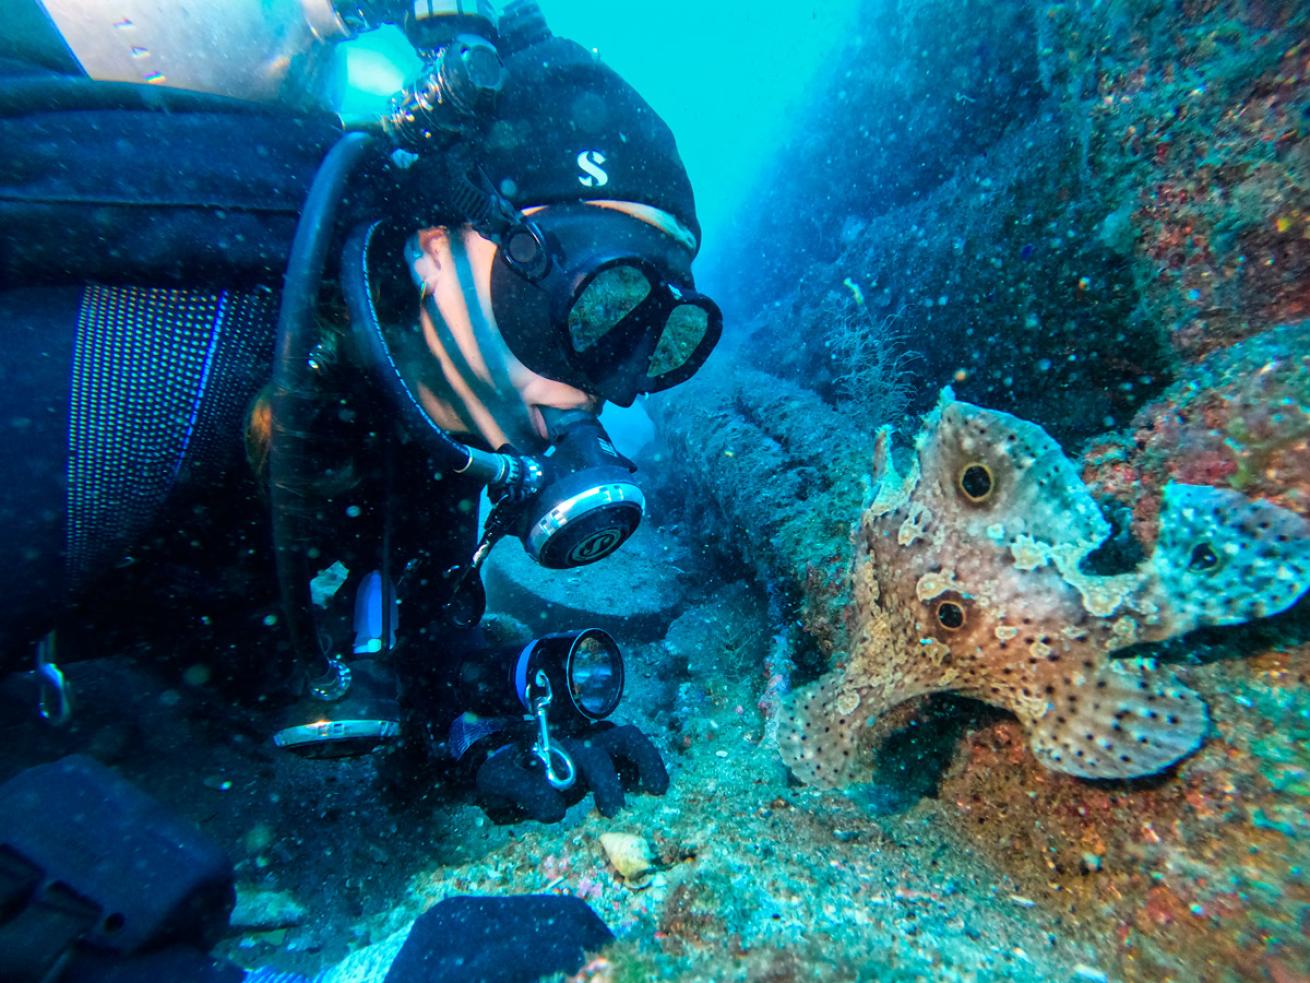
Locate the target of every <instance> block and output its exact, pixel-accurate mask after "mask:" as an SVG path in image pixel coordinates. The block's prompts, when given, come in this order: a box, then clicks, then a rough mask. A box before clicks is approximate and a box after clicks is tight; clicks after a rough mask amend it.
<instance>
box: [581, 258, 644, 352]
mask: <svg viewBox="0 0 1310 983" xmlns="http://www.w3.org/2000/svg"><path fill="white" fill-rule="evenodd" d="M650 291H651V285H650V281H649V280H647V279H646V275H645V274H644V273H642V272H641V270H639V269H637V268H636V267H634V266H611V267H610V268H609V269H606V270H601V271H600V272H599V273H597V274H596V275H595V276H594V277H592V279H591V282H590V283H588V284H587V286H586V288H585V289H584V290H583V291H582V293H581V294H580V295H579V296H578V299H577V300H576V301H574V302H573V306H572V307H571V308H569V340H570V341H571V342H572V344H573V350H574V351H575V352H585V351H586V350H587V349H589V348H591V347H592V346H593V345H595V344H596V343H597V342H598V341H600V339H601V338H603V337H605V335H606V334H607V333H608V332H609V331H610V330H611V329H612V328H613V327H614V326H615V325H616V324H618V323H619V322H620V321H622V320H623V319H624V318H625V317H627V316H628V315H629V314H631V313H632V312H633V311H634V310H635V309H636V307H637V305H638V304H640V303H641V302H642V301H643V300H645V299H646V298H647V297H648V296H650Z"/></svg>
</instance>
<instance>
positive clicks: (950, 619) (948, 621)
mask: <svg viewBox="0 0 1310 983" xmlns="http://www.w3.org/2000/svg"><path fill="white" fill-rule="evenodd" d="M937 623H938V624H939V625H941V626H942V627H943V628H945V629H946V630H947V631H959V630H960V629H961V628H963V627H964V608H962V607H960V605H958V604H956V603H955V602H954V601H942V602H941V603H940V604H938V605H937Z"/></svg>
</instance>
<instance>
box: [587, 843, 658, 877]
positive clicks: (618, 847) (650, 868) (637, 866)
mask: <svg viewBox="0 0 1310 983" xmlns="http://www.w3.org/2000/svg"><path fill="white" fill-rule="evenodd" d="M600 845H601V849H603V850H604V851H605V856H606V857H607V858H608V859H609V862H610V863H611V864H613V865H614V869H615V870H617V871H618V872H619V876H621V877H622V878H623V883H624V884H626V885H627V886H628V887H630V888H634V889H640V888H643V887H646V886H648V885H649V883H650V877H651V875H652V874H653V873H655V859H654V857H652V856H651V849H650V843H648V842H647V841H646V839H645V837H642V836H638V835H637V834H636V833H613V832H611V833H601V834H600Z"/></svg>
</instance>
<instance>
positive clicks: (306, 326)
mask: <svg viewBox="0 0 1310 983" xmlns="http://www.w3.org/2000/svg"><path fill="white" fill-rule="evenodd" d="M375 142H376V141H375V139H374V138H373V137H372V136H370V135H368V134H366V133H347V134H346V135H345V136H343V137H342V138H341V139H340V140H338V141H337V142H336V144H335V145H334V146H333V147H332V149H331V150H330V151H329V152H328V155H327V157H326V158H325V159H324V161H323V163H322V165H320V167H319V169H318V173H316V174H315V175H314V182H313V184H312V185H311V186H310V189H309V195H308V197H307V198H306V199H305V205H304V208H303V209H302V210H301V213H300V221H299V222H298V223H297V225H296V237H295V240H294V241H293V243H292V246H291V257H290V259H289V260H288V261H287V271H286V277H285V280H284V282H283V287H282V303H281V307H280V309H279V311H278V321H277V345H276V350H275V352H274V357H273V386H272V389H273V392H272V398H271V404H272V418H273V422H272V433H271V437H270V442H269V457H268V472H269V495H270V499H271V502H272V513H273V517H272V518H273V546H274V550H275V552H276V556H277V575H278V586H279V588H280V591H281V595H282V610H283V617H285V618H286V621H287V631H288V634H289V636H290V639H291V648H292V656H293V658H295V659H297V660H298V661H299V665H300V666H301V667H309V666H311V665H313V664H314V661H315V660H316V659H317V658H318V657H320V656H321V653H320V652H319V651H318V640H317V635H316V633H315V631H314V617H313V607H312V601H311V597H310V565H309V556H308V550H309V546H310V542H309V537H308V527H309V519H310V516H311V511H312V509H311V501H312V496H311V495H310V492H309V489H308V488H307V487H306V485H307V478H308V477H309V475H308V468H307V467H306V465H307V462H308V460H309V449H310V446H311V442H312V434H311V430H312V425H313V421H314V418H315V415H316V413H317V410H318V399H317V388H316V385H315V380H314V373H313V369H312V368H311V367H310V358H311V356H312V354H313V350H314V345H315V343H316V342H317V339H318V332H317V330H316V327H317V320H316V318H317V308H318V293H319V284H320V282H321V280H322V277H323V266H324V262H325V260H326V258H327V251H328V246H329V244H330V243H331V240H332V234H333V229H334V224H335V223H334V219H335V217H336V209H337V205H338V203H339V202H340V200H341V195H342V191H343V190H344V187H345V183H346V179H347V178H348V177H349V176H350V174H351V172H352V171H353V170H354V169H355V167H356V166H357V165H358V164H359V162H360V160H361V159H362V158H363V157H364V156H365V155H366V154H368V152H369V151H370V150H372V148H373V146H374V144H375Z"/></svg>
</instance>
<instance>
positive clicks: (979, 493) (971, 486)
mask: <svg viewBox="0 0 1310 983" xmlns="http://www.w3.org/2000/svg"><path fill="white" fill-rule="evenodd" d="M959 485H960V491H962V492H964V496H965V498H967V499H968V500H969V501H971V502H985V501H987V499H988V498H990V497H991V494H992V489H993V487H995V482H994V481H993V480H992V469H991V468H989V467H988V466H987V465H985V464H981V463H978V462H975V463H973V464H970V465H968V466H967V467H965V469H964V470H963V471H961V472H960V481H959Z"/></svg>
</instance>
